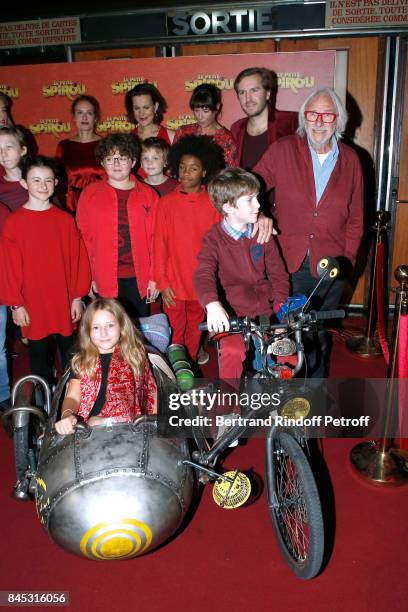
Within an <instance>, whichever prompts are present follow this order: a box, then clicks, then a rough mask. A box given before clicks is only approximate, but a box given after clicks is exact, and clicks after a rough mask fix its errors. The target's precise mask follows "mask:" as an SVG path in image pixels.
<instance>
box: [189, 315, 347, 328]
mask: <svg viewBox="0 0 408 612" xmlns="http://www.w3.org/2000/svg"><path fill="white" fill-rule="evenodd" d="M345 316H346V313H345V311H344V310H323V311H315V310H312V311H311V312H309V313H307V314H304V315H300V316H299V320H300V319H303V321H304V323H305V324H308V323H310V322H311V323H315V322H316V321H324V320H327V319H343V318H344V317H345ZM249 325H250V319H248V318H247V317H237V318H233V319H230V329H229V331H228V332H227V333H240V332H243V331H245V330H247V329H248V327H249ZM259 327H261V328H263V329H264V331H266V329H265V326H263V325H260V326H259ZM285 327H290V325H289V324H288V323H284V322H283V321H282V322H280V323H273V324H270V325H269V324H268V326H267V329H268V330H273V329H282V328H285ZM198 329H199V330H200V331H208V327H207V323H206V322H203V323H200V324H199V326H198Z"/></svg>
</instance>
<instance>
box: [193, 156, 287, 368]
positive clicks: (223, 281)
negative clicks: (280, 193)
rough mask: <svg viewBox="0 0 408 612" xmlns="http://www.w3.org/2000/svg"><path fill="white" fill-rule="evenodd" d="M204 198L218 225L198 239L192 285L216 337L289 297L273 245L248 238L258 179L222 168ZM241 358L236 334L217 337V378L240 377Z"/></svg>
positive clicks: (255, 212)
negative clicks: (233, 319)
mask: <svg viewBox="0 0 408 612" xmlns="http://www.w3.org/2000/svg"><path fill="white" fill-rule="evenodd" d="M208 193H209V196H210V198H211V200H212V202H213V204H214V207H215V209H216V210H217V211H218V212H219V213H220V214H221V215H222V216H223V220H222V221H221V222H220V223H218V224H217V225H215V226H214V227H212V228H211V229H210V231H209V232H208V233H207V234H206V235H205V236H204V239H203V243H202V247H201V250H200V252H199V254H198V267H197V268H196V270H195V272H194V278H193V284H194V288H195V290H196V292H197V295H198V298H199V301H200V303H201V305H202V306H203V307H205V309H206V312H207V325H208V331H214V332H222V331H228V330H229V315H230V314H232V315H235V316H250V317H252V318H254V317H256V316H259V315H265V314H266V315H268V316H271V315H272V314H273V312H276V311H277V310H278V308H279V306H280V304H281V303H282V302H284V301H285V300H286V298H287V297H288V295H289V279H288V275H287V273H286V271H285V266H284V263H283V261H282V259H281V256H280V254H279V251H278V247H277V245H276V243H275V240H274V239H272V240H270V241H269V242H268V243H266V244H259V243H258V242H257V241H256V237H253V236H252V234H253V224H255V223H256V222H257V219H258V213H259V206H260V205H259V202H258V199H257V198H258V193H259V182H258V179H257V178H256V177H255V176H254V175H252V174H250V173H249V172H246V171H244V170H241V169H240V168H226V169H225V170H222V171H221V172H220V173H219V174H218V176H217V177H216V178H215V179H213V180H212V181H211V182H210V184H209V186H208ZM219 285H221V287H222V290H223V293H224V296H225V299H223V301H221V300H220V295H219ZM244 358H245V346H244V342H243V339H242V337H241V336H240V335H231V336H226V337H225V338H223V339H222V340H221V343H220V361H219V370H220V378H235V379H236V378H240V377H241V374H242V363H243V361H244Z"/></svg>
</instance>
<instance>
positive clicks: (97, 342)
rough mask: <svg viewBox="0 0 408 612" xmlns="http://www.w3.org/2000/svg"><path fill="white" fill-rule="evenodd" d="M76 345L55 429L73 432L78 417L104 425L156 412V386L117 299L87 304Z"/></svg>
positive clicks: (62, 432) (90, 422)
mask: <svg viewBox="0 0 408 612" xmlns="http://www.w3.org/2000/svg"><path fill="white" fill-rule="evenodd" d="M78 345H79V350H78V352H77V353H76V354H75V355H74V357H73V359H72V362H71V365H72V371H73V377H72V378H71V380H70V381H69V383H68V388H67V393H66V395H65V399H64V402H63V404H62V410H61V420H60V421H58V422H57V423H56V424H55V428H56V430H57V432H58V433H59V434H62V435H65V434H70V433H73V432H74V426H75V424H76V422H77V420H78V417H81V418H83V419H84V420H85V421H87V422H88V424H89V425H98V424H99V425H103V424H104V423H106V422H107V421H108V420H109V421H113V422H116V423H120V422H128V421H132V420H133V419H134V418H135V417H137V416H139V415H141V414H155V413H156V412H157V388H156V383H155V381H154V378H153V374H152V373H151V371H150V368H149V363H148V359H147V356H146V351H145V348H144V346H143V342H142V340H141V338H140V336H139V334H138V332H137V331H136V330H135V328H134V326H133V324H132V321H131V320H130V319H129V317H128V316H127V314H126V312H125V310H124V309H123V308H122V306H121V305H120V304H119V303H118V302H116V300H112V299H97V300H94V301H93V302H92V303H91V304H90V305H89V306H88V308H87V309H86V311H85V313H84V316H83V318H82V321H81V325H80V328H79V337H78Z"/></svg>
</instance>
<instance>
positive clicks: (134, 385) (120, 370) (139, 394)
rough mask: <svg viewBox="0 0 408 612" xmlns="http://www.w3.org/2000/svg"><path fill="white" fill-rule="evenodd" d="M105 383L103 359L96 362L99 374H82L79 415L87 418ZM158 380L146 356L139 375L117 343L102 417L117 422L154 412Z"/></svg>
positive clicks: (101, 413)
mask: <svg viewBox="0 0 408 612" xmlns="http://www.w3.org/2000/svg"><path fill="white" fill-rule="evenodd" d="M100 387H101V360H100V359H98V360H97V362H96V376H95V377H94V378H90V377H89V376H87V375H86V374H85V373H84V372H82V373H81V376H80V389H81V404H80V406H79V410H78V416H81V417H82V418H83V419H84V420H87V419H88V417H89V415H90V413H91V411H92V408H93V406H94V404H95V401H96V398H97V397H98V393H99V389H100ZM155 389H156V384H155V382H154V378H153V375H152V373H151V371H150V368H149V364H148V360H147V359H146V361H145V365H144V369H143V373H142V375H141V376H138V377H136V378H135V376H134V374H133V371H132V368H131V367H130V365H129V364H128V363H127V362H126V361H125V360H124V359H123V357H122V354H121V351H120V347H119V346H116V348H115V350H114V351H113V353H112V358H111V361H110V364H109V371H108V381H107V385H106V398H105V404H104V405H103V408H102V410H101V411H100V413H99V414H98V416H100V417H104V418H110V419H112V420H113V421H115V422H121V421H122V422H123V421H132V420H133V419H134V418H135V417H137V416H140V415H141V414H153V412H154V394H155Z"/></svg>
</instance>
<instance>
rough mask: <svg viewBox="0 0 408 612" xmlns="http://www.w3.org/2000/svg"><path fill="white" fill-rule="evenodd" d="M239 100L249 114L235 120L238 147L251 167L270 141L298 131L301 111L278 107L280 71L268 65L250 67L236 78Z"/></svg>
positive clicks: (244, 164) (233, 129)
mask: <svg viewBox="0 0 408 612" xmlns="http://www.w3.org/2000/svg"><path fill="white" fill-rule="evenodd" d="M234 89H235V92H236V94H237V97H238V101H239V103H240V105H241V108H242V110H243V111H244V113H245V114H246V117H244V118H243V119H239V120H238V121H235V123H233V124H232V126H231V132H232V135H233V136H234V139H235V141H236V143H237V147H238V160H239V165H240V166H241V168H245V169H246V170H251V169H252V168H253V167H254V166H255V164H256V163H257V162H258V161H259V160H260V159H261V157H262V155H263V154H264V153H265V151H266V149H267V148H268V146H269V145H271V144H272V143H273V142H275V140H278V138H282V136H287V135H289V134H294V133H295V131H296V128H297V114H296V113H293V112H290V111H279V110H276V109H275V107H274V106H275V94H276V89H277V87H276V75H275V78H274V73H272V72H271V71H270V70H269V69H268V68H246V69H245V70H242V71H241V72H240V73H239V74H238V76H237V77H236V79H235V81H234Z"/></svg>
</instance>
